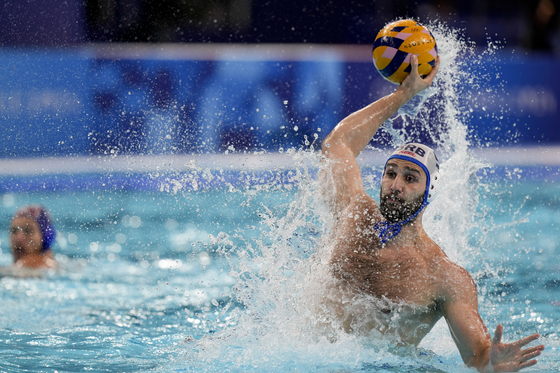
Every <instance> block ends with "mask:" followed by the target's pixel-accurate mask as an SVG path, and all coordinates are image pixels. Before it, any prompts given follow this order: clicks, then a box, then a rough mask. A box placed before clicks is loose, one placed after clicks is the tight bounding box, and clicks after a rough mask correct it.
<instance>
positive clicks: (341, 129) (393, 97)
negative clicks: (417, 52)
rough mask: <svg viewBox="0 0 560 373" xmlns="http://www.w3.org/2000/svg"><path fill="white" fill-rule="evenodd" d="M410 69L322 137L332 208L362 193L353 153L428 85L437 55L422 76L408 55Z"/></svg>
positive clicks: (355, 155) (434, 71)
mask: <svg viewBox="0 0 560 373" xmlns="http://www.w3.org/2000/svg"><path fill="white" fill-rule="evenodd" d="M411 65H412V69H411V73H410V74H409V76H408V77H407V78H406V79H405V80H404V81H403V83H402V84H401V85H400V86H399V87H398V88H397V90H396V91H395V92H393V93H391V94H390V95H387V96H385V97H383V98H381V99H379V100H377V101H375V102H374V103H372V104H370V105H368V106H366V107H364V108H363V109H360V110H358V111H356V112H354V113H352V114H350V115H349V116H347V117H346V118H344V119H343V120H342V121H341V122H340V123H339V124H338V125H337V126H336V127H335V128H334V129H333V130H332V131H331V133H330V134H329V135H328V136H327V137H326V138H325V140H324V141H323V147H322V151H323V155H324V156H325V157H326V158H327V159H329V160H331V161H332V162H331V163H330V166H331V171H332V178H333V179H332V182H333V183H334V185H333V187H334V195H333V196H332V197H333V198H334V201H332V202H334V205H335V206H333V207H335V208H340V206H346V205H348V202H349V200H350V199H351V198H352V196H355V195H356V194H358V193H363V185H362V179H361V173H360V169H359V167H358V163H357V161H356V157H357V156H358V154H360V152H361V151H362V150H364V148H365V147H366V146H367V144H368V143H369V141H370V140H371V138H372V137H373V135H375V133H376V132H377V130H378V129H379V127H380V126H381V125H382V124H383V123H384V122H385V121H386V120H387V119H389V118H390V117H391V116H392V115H393V114H395V113H396V112H397V110H398V109H399V108H400V107H401V106H403V105H404V104H406V103H407V102H408V101H409V100H410V99H411V98H412V97H414V96H415V95H416V94H417V93H418V92H420V91H422V90H423V89H425V88H427V87H429V86H430V85H431V84H432V81H433V79H434V77H435V75H436V74H437V70H438V67H439V59H438V62H437V63H436V66H435V67H434V68H433V69H432V71H431V72H430V74H429V75H428V76H427V77H426V78H424V79H422V78H421V77H420V75H419V74H418V60H417V58H416V57H414V58H412V59H411Z"/></svg>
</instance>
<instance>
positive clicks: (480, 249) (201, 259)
mask: <svg viewBox="0 0 560 373" xmlns="http://www.w3.org/2000/svg"><path fill="white" fill-rule="evenodd" d="M377 171H378V170H377ZM545 174H548V175H552V176H551V177H548V178H547V179H545V180H544V181H539V180H535V179H533V178H521V179H518V178H515V177H511V176H510V177H508V176H506V173H503V172H501V173H500V176H498V177H491V176H483V175H482V176H480V177H479V178H478V181H477V187H476V194H475V195H476V209H475V210H474V216H473V217H468V220H469V221H470V223H469V226H468V227H467V228H468V232H469V233H468V236H467V237H466V240H467V241H468V243H467V246H466V247H467V248H468V250H464V246H463V247H461V250H462V252H452V253H448V254H449V255H450V256H451V257H452V259H454V260H457V261H459V262H460V264H462V265H464V266H465V267H466V268H467V270H468V271H469V272H470V273H471V274H472V276H473V278H474V279H475V281H476V283H477V286H478V293H479V297H480V298H479V302H480V312H481V316H482V317H483V319H484V321H485V323H486V324H487V326H488V327H489V329H490V331H491V333H492V334H493V330H494V328H495V326H496V325H497V324H498V323H503V324H504V326H505V339H508V340H513V339H517V338H520V337H521V336H524V335H528V334H531V333H533V332H539V333H541V335H542V338H541V342H542V343H544V344H545V345H546V347H547V349H546V350H545V352H544V354H543V355H542V356H541V358H540V359H539V364H538V365H537V366H536V367H535V368H533V370H537V371H541V372H548V371H550V372H553V371H558V370H559V369H560V357H558V349H559V348H560V343H559V337H560V334H559V333H560V327H559V326H558V323H557V320H558V318H559V316H560V265H559V264H558V263H559V262H558V260H557V256H558V254H559V253H560V247H559V244H558V238H559V237H560V210H559V209H558V205H559V203H560V185H559V184H558V177H557V173H550V172H548V173H546V172H545ZM301 175H303V176H301V177H299V182H295V183H286V184H269V185H268V186H264V187H263V186H262V185H261V186H260V187H256V186H249V187H248V186H247V185H246V184H243V183H241V182H239V183H237V184H235V185H234V184H230V186H229V187H218V188H206V189H205V188H201V189H198V190H196V191H195V190H192V189H189V188H185V189H183V190H181V191H180V192H178V193H173V192H168V191H165V190H164V191H160V190H159V189H158V188H153V189H150V188H143V189H142V188H137V189H128V190H115V189H114V188H113V189H112V188H106V189H102V188H99V189H95V190H79V189H77V188H76V189H74V190H72V189H69V188H66V190H65V191H59V192H52V191H50V192H49V191H46V192H41V191H27V192H23V191H22V192H17V193H5V194H3V195H2V196H1V199H0V201H2V204H3V208H2V209H1V212H0V218H1V220H0V221H2V222H4V223H3V224H4V229H3V230H2V232H1V234H0V237H1V239H2V243H1V246H0V248H1V249H2V253H1V255H0V262H1V264H2V265H4V266H7V265H9V264H10V261H11V256H10V253H9V246H8V243H7V225H8V222H9V219H10V217H11V214H12V213H13V212H14V211H15V210H16V209H17V208H18V207H20V206H22V205H25V204H27V203H32V202H36V203H37V202H38V203H42V204H44V205H45V206H47V208H48V209H49V210H50V211H51V213H52V215H53V216H54V217H55V219H56V228H57V231H58V240H57V243H56V245H55V252H56V254H57V259H58V260H59V261H60V263H61V264H62V269H61V270H60V271H57V272H50V273H47V274H46V275H45V276H43V277H39V278H17V277H12V276H4V277H1V278H0V292H1V299H2V300H3V302H2V305H3V306H2V307H1V308H0V347H1V348H0V367H1V370H2V371H6V372H25V371H33V372H54V371H59V372H62V371H68V372H70V371H111V372H114V371H119V372H142V371H143V372H147V371H158V372H174V371H179V372H191V371H192V372H195V371H196V372H198V371H207V372H216V371H231V372H245V371H250V372H278V371H300V372H315V371H324V372H338V371H344V372H357V371H371V372H380V371H381V372H382V371H387V372H405V371H418V372H426V371H449V372H457V371H469V370H468V369H467V368H466V367H464V366H463V365H462V362H461V359H460V356H459V354H458V352H457V350H456V348H455V346H454V345H453V342H452V341H451V339H450V337H449V335H448V332H447V330H446V327H445V325H441V324H438V325H437V326H436V328H435V329H434V330H433V331H432V332H431V333H430V334H429V335H428V337H427V338H426V339H425V340H424V341H423V342H422V344H421V346H420V347H421V348H420V349H417V350H399V349H397V348H394V347H390V346H386V345H376V344H373V345H371V342H368V341H363V340H360V339H358V338H354V337H351V336H348V337H347V338H346V339H343V340H339V341H337V342H336V343H330V342H327V341H326V340H320V339H319V340H312V339H310V338H306V337H305V336H304V335H305V330H304V329H305V327H306V326H305V320H304V319H300V320H296V319H294V318H295V317H296V316H295V315H296V314H297V313H298V312H300V313H305V310H303V309H298V307H299V306H298V305H297V304H298V303H297V301H295V302H294V304H295V306H294V308H293V309H289V307H286V303H289V301H290V300H289V295H286V294H289V292H290V286H292V285H291V283H290V281H291V280H293V279H297V276H298V275H297V273H295V274H294V271H295V272H297V270H298V268H300V267H301V264H302V263H304V264H305V263H306V262H305V261H306V260H309V259H310V258H311V256H312V255H313V252H316V247H315V245H317V244H318V243H319V242H320V241H319V237H320V233H321V224H322V223H321V221H320V219H316V216H315V215H316V214H319V215H320V208H319V207H318V205H317V204H316V201H314V199H313V187H312V186H311V185H312V184H313V181H312V180H313V177H310V178H309V179H307V177H306V176H305V175H306V171H305V170H303V171H302V172H301ZM311 176H312V175H311ZM241 179H242V177H241V176H240V177H239V180H241ZM306 180H311V181H306ZM66 181H67V180H66ZM66 181H65V182H66ZM375 183H376V182H375V181H373V182H372V184H375ZM372 193H373V192H372ZM294 201H295V202H294ZM440 208H441V206H440V207H438V206H437V205H436V204H435V203H434V209H438V210H439V209H440ZM298 211H300V212H301V214H300V215H298ZM436 220H437V219H436ZM275 245H276V246H277V245H280V246H278V247H279V248H282V250H272V251H269V248H271V247H274V246H275ZM284 254H285V255H286V257H285V258H281V257H282V256H283V255H284ZM290 263H296V264H290ZM275 265H278V268H276V269H275V268H272V267H274V266H275ZM267 266H270V267H271V268H268V269H266V270H265V267H267ZM280 267H282V268H280ZM270 289H277V290H278V293H276V294H275V293H270V292H269V290H270ZM297 291H298V289H295V290H294V294H293V296H294V297H297V294H296V293H297ZM283 292H286V294H284V293H283ZM284 307H286V309H284ZM294 310H295V311H294ZM271 316H272V318H271ZM296 329H297V330H296Z"/></svg>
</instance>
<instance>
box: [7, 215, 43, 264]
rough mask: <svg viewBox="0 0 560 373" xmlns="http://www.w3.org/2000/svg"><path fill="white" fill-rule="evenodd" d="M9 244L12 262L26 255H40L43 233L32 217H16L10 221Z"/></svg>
mask: <svg viewBox="0 0 560 373" xmlns="http://www.w3.org/2000/svg"><path fill="white" fill-rule="evenodd" d="M10 246H11V249H12V255H13V256H14V263H15V262H17V261H18V260H19V259H21V258H23V257H25V256H26V255H40V254H41V252H42V249H43V234H42V233H41V229H40V228H39V224H37V222H36V221H35V220H33V219H30V218H26V217H17V218H15V219H13V220H12V221H11V223H10Z"/></svg>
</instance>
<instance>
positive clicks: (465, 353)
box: [442, 266, 544, 372]
mask: <svg viewBox="0 0 560 373" xmlns="http://www.w3.org/2000/svg"><path fill="white" fill-rule="evenodd" d="M453 272H454V273H453V276H452V277H451V278H450V279H449V280H448V281H447V283H448V286H449V289H448V290H446V292H445V293H446V294H445V296H444V300H443V302H442V311H443V315H444V317H445V320H446V321H447V325H448V326H449V331H450V333H451V336H452V338H453V340H454V341H455V343H456V345H457V348H458V349H459V352H460V353H461V357H462V358H463V361H464V362H465V364H467V365H469V366H472V367H475V368H477V369H478V371H479V372H517V371H519V370H521V369H523V368H527V367H530V366H533V365H535V364H536V363H537V360H535V358H536V357H537V356H539V355H540V354H541V351H543V350H544V346H543V345H539V346H534V347H529V348H525V349H523V347H524V346H526V345H527V344H529V343H531V342H533V341H535V340H536V339H538V338H539V335H538V334H533V335H531V336H528V337H525V338H523V339H520V340H519V341H516V342H512V343H502V341H501V339H502V334H503V326H502V325H498V327H497V328H496V331H495V334H494V338H493V339H492V338H490V334H489V333H488V329H487V328H486V326H485V325H484V322H483V321H482V319H481V318H480V315H479V313H478V299H477V294H476V285H475V283H474V281H473V280H472V278H471V276H470V275H469V274H468V273H467V271H465V270H464V269H463V268H460V267H458V266H457V267H455V269H454V270H453Z"/></svg>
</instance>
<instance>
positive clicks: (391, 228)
mask: <svg viewBox="0 0 560 373" xmlns="http://www.w3.org/2000/svg"><path fill="white" fill-rule="evenodd" d="M411 62H412V71H411V73H410V75H409V76H408V77H407V78H406V79H405V80H404V81H403V83H402V84H401V85H400V86H399V87H398V88H397V90H396V91H395V92H393V93H392V94H389V95H388V96H385V97H383V98H381V99H379V100H378V101H376V102H374V103H372V104H370V105H368V106H366V107H364V108H363V109H361V110H358V111H357V112H355V113H353V114H351V115H349V116H348V117H346V118H345V119H343V120H342V121H341V122H340V123H339V124H338V125H337V126H336V127H335V128H334V129H333V130H332V132H331V133H330V134H329V135H328V136H327V138H326V139H325V140H324V142H323V148H322V151H323V155H324V156H325V158H327V160H328V161H327V163H328V167H327V168H326V170H324V171H323V173H322V175H321V176H322V177H323V178H324V182H323V183H322V185H323V186H325V193H324V195H325V199H326V202H327V205H328V206H329V208H330V210H331V212H332V214H333V216H334V219H335V221H336V224H335V227H334V231H333V237H332V241H331V242H330V243H331V244H332V245H333V249H332V257H331V259H330V262H329V272H330V273H331V274H332V285H330V286H327V288H326V290H325V295H324V304H325V306H326V310H327V312H328V314H327V315H326V316H327V318H330V320H331V324H332V325H333V326H335V327H340V329H342V330H344V331H346V332H348V333H358V334H360V335H364V336H372V337H376V336H377V337H382V338H390V339H391V340H393V341H394V342H395V343H397V344H403V345H411V346H417V345H418V344H419V343H420V341H421V340H422V339H423V338H424V337H425V336H426V335H427V334H428V333H429V331H430V330H431V329H432V327H433V326H434V325H435V323H436V322H437V321H438V320H439V319H441V318H442V317H443V318H444V319H445V320H446V322H447V325H448V326H449V330H450V334H451V336H452V338H453V340H454V341H455V343H456V345H457V347H458V349H459V352H460V354H461V357H462V358H463V361H464V362H465V363H466V364H467V365H468V366H471V367H475V368H477V369H478V370H479V371H481V372H483V371H484V372H486V371H492V372H504V371H508V372H509V371H518V370H520V369H523V368H526V367H529V366H532V365H534V364H536V363H537V361H536V360H535V359H534V358H535V357H537V356H539V355H540V354H541V351H542V350H544V346H542V345H539V346H534V347H528V348H524V346H526V345H527V344H529V343H530V342H532V341H534V340H536V339H537V338H538V337H539V335H538V334H534V335H531V336H529V337H526V338H523V339H521V340H519V341H516V342H513V343H508V344H505V343H502V342H501V337H502V332H503V327H502V325H498V327H497V328H496V331H495V334H494V338H493V339H492V338H491V337H490V334H489V333H488V330H487V328H486V326H485V325H484V323H483V321H482V320H481V318H480V315H479V313H478V299H477V292H476V287H475V283H474V281H473V280H472V278H471V276H470V275H469V274H468V272H467V271H466V270H465V269H463V268H461V267H460V266H458V265H457V264H455V263H453V262H451V260H450V259H449V258H448V257H447V255H446V254H445V253H444V252H443V251H442V250H441V249H440V247H439V246H438V245H437V244H436V243H435V242H434V241H433V240H432V239H431V238H430V237H428V235H427V234H426V232H425V231H424V229H423V227H422V216H423V214H424V211H425V209H426V207H427V205H428V204H429V203H430V201H431V200H432V199H433V198H434V196H435V192H436V189H437V185H436V184H437V182H438V177H439V170H438V168H439V165H438V160H437V157H436V156H435V153H434V152H433V150H432V149H430V148H429V147H427V146H425V145H422V144H415V143H412V144H405V145H404V146H402V147H400V148H399V149H397V150H396V151H395V152H394V153H393V154H392V155H391V156H390V158H389V160H388V161H387V163H386V165H385V169H384V173H383V177H382V180H381V193H380V202H379V204H378V203H377V202H376V201H375V200H374V199H373V198H371V197H370V196H369V195H368V194H367V193H366V192H365V190H364V187H363V184H362V175H361V171H360V169H359V166H358V163H357V161H356V157H357V156H358V154H360V152H361V151H362V150H363V149H364V148H365V147H366V146H367V144H368V143H369V141H370V139H371V138H372V137H373V135H374V134H375V133H376V132H377V130H378V129H379V127H380V126H381V125H382V124H383V123H384V122H385V121H386V120H387V119H389V118H390V117H391V116H392V115H393V114H394V113H395V112H396V111H397V110H398V109H399V108H400V107H401V106H402V105H404V104H405V103H407V102H408V101H409V100H410V99H411V98H412V97H413V96H415V95H416V94H417V93H419V92H420V91H422V90H424V89H425V88H427V87H428V86H430V85H431V84H432V80H433V79H434V77H435V75H436V73H437V71H438V68H439V60H438V64H437V65H436V67H435V68H434V69H433V70H432V71H431V72H430V73H429V75H428V76H427V77H426V78H425V79H422V78H421V77H420V75H419V74H418V61H417V59H416V58H414V57H413V58H412V59H411Z"/></svg>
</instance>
